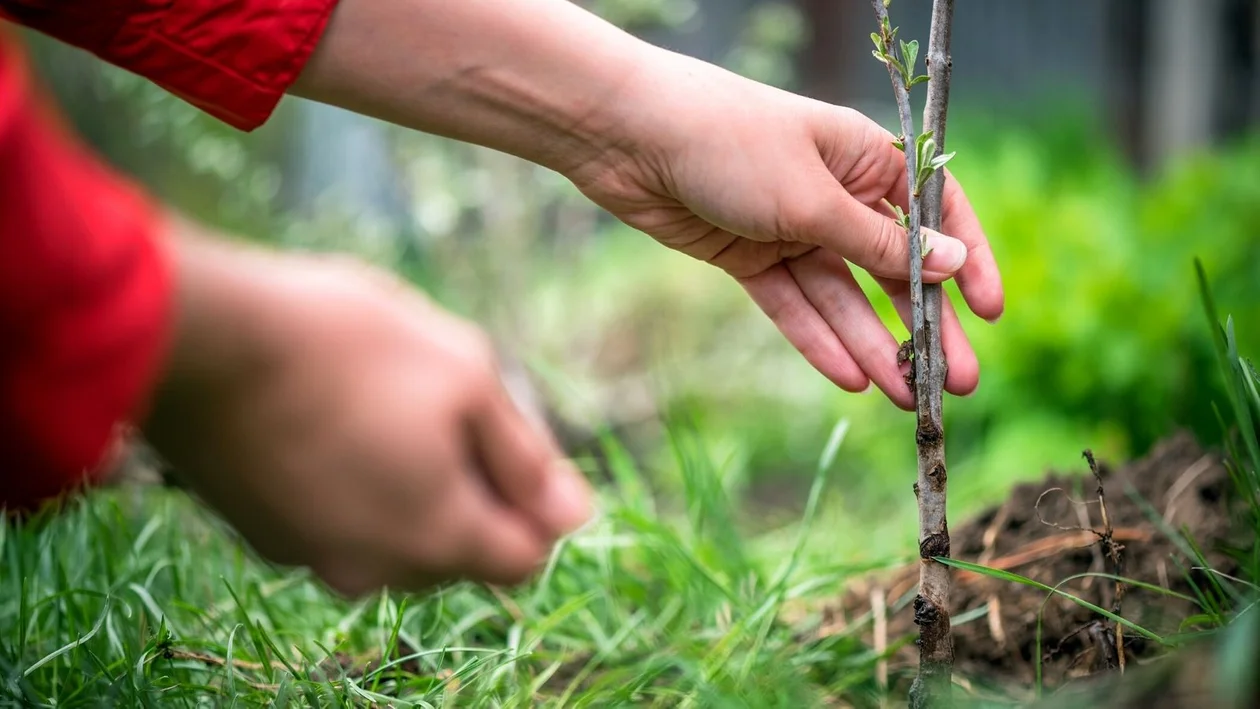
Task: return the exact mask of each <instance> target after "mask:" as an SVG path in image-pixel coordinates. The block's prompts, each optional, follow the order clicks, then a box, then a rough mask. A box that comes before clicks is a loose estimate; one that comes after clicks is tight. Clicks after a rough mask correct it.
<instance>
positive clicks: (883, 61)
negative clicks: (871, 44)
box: [871, 49, 888, 64]
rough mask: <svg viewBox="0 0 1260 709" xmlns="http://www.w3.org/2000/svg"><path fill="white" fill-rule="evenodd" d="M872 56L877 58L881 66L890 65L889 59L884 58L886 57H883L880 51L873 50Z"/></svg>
mask: <svg viewBox="0 0 1260 709" xmlns="http://www.w3.org/2000/svg"><path fill="white" fill-rule="evenodd" d="M871 56H873V57H875V58H876V59H878V60H879V63H880V64H887V63H888V59H887V57H885V56H884V55H883V54H882V53H881V52H880V51H879V50H878V49H872V50H871Z"/></svg>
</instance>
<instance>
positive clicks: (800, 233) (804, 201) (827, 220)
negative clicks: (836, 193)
mask: <svg viewBox="0 0 1260 709" xmlns="http://www.w3.org/2000/svg"><path fill="white" fill-rule="evenodd" d="M780 214H781V217H780V219H781V221H780V224H779V229H778V231H779V234H780V236H781V238H784V239H787V240H789V241H803V242H807V243H815V242H817V241H818V235H819V234H820V233H822V232H824V231H826V230H827V229H828V228H830V226H831V225H832V224H833V223H834V222H835V218H836V214H835V210H834V209H833V205H832V204H831V201H830V200H828V199H826V198H823V197H817V196H812V195H811V196H803V195H798V196H794V197H792V198H791V199H789V200H788V201H787V202H785V203H784V204H783V207H782V209H781V210H780Z"/></svg>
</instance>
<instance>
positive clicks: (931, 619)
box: [871, 0, 954, 709]
mask: <svg viewBox="0 0 1260 709" xmlns="http://www.w3.org/2000/svg"><path fill="white" fill-rule="evenodd" d="M884 2H885V0H871V5H872V6H873V7H874V8H875V15H876V18H877V20H878V21H879V27H880V32H879V34H878V41H879V43H880V44H881V45H882V47H883V52H884V54H885V56H886V57H891V56H893V55H894V54H896V53H897V51H898V47H897V46H896V42H894V40H893V37H892V35H891V24H890V22H889V20H888V10H887V8H886V7H885V4H884ZM953 11H954V3H953V0H934V2H933V6H932V29H931V40H930V42H929V44H928V51H927V55H926V58H927V65H928V76H929V79H930V80H929V82H928V101H927V108H926V110H925V113H924V129H925V131H931V134H932V136H931V137H932V139H933V140H934V141H935V143H936V145H937V149H936V152H935V153H934V154H933V155H931V156H927V155H925V156H923V157H924V158H926V159H929V160H930V159H932V158H935V157H937V156H939V155H940V154H941V152H942V148H943V147H944V144H945V120H946V115H947V108H948V105H949V81H950V69H951V66H950V62H951V59H950V54H949V43H950V36H951V31H950V30H951V25H952V21H953ZM904 44H905V43H904V42H902V45H903V46H904ZM901 57H902V60H903V62H904V60H905V55H904V53H902V54H901ZM885 63H886V64H887V66H888V75H889V77H890V78H891V80H892V85H893V93H894V95H895V96H896V99H897V114H898V117H899V118H900V122H901V132H902V138H901V139H902V143H903V144H904V146H905V155H906V180H907V187H908V192H909V194H910V200H909V204H908V205H907V206H908V207H909V224H908V229H907V232H908V233H907V237H908V239H909V242H910V244H909V245H910V306H911V313H912V314H911V328H910V330H911V342H912V346H913V353H914V354H913V359H912V360H911V361H912V363H913V365H912V372H913V377H914V392H915V409H916V416H917V421H918V423H917V426H916V428H915V441H916V444H917V447H918V460H919V470H918V482H916V483H915V485H914V490H915V496H916V497H917V498H918V504H919V557H920V567H919V595H918V596H917V597H916V598H915V601H914V622H915V624H917V625H918V626H919V675H918V677H916V678H915V680H914V684H913V685H912V686H911V688H910V706H911V707H912V709H920V708H923V707H934V708H936V707H943V706H948V705H949V704H951V701H950V695H951V688H952V685H951V680H952V674H953V667H954V645H953V637H952V636H951V634H950V619H949V592H950V589H949V586H950V575H949V568H948V567H946V566H944V565H943V564H941V563H939V562H937V561H935V560H934V559H935V558H936V557H946V556H949V554H950V548H949V547H950V544H949V523H948V521H947V519H946V514H945V512H946V506H945V487H946V478H947V474H946V469H945V429H944V425H943V423H942V418H941V406H942V399H943V393H944V388H945V374H946V364H945V355H944V352H943V350H942V348H941V306H942V302H941V301H942V291H941V287H940V286H939V285H924V283H923V254H922V241H921V239H920V234H921V227H922V226H928V227H930V228H934V229H940V227H941V212H942V204H941V196H942V192H943V190H944V183H945V173H944V171H943V170H937V171H936V173H935V174H933V175H932V177H931V178H930V179H929V180H928V182H927V184H926V185H924V187H923V189H922V191H921V192H920V190H918V189H917V184H918V174H919V166H918V159H919V157H920V156H919V155H918V147H917V142H918V141H917V140H916V135H915V130H914V117H913V116H912V115H911V110H910V93H909V89H908V87H907V85H906V84H907V77H905V76H903V75H902V73H901V71H900V70H899V69H898V68H897V67H896V66H894V65H893V63H892V62H891V61H886V62H885ZM908 63H909V64H911V66H910V67H909V73H910V75H911V78H912V77H913V73H914V72H913V62H908Z"/></svg>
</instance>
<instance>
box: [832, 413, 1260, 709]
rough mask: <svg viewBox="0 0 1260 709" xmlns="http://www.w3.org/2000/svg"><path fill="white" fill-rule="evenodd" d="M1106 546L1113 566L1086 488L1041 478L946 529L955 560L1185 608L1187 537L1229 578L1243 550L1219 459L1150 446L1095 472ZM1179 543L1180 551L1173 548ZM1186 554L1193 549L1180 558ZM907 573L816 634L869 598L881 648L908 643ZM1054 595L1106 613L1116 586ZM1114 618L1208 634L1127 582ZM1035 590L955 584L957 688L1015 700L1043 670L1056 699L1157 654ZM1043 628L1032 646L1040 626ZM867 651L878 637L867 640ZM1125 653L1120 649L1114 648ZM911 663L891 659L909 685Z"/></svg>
mask: <svg viewBox="0 0 1260 709" xmlns="http://www.w3.org/2000/svg"><path fill="white" fill-rule="evenodd" d="M1100 473H1101V477H1102V480H1103V483H1104V490H1105V500H1106V507H1107V512H1108V521H1109V522H1110V525H1111V539H1113V540H1114V542H1115V545H1116V548H1117V551H1118V558H1119V562H1120V563H1119V566H1118V568H1117V565H1116V563H1115V561H1114V560H1112V559H1110V558H1108V554H1107V553H1106V552H1105V551H1104V549H1105V546H1104V544H1102V543H1100V540H1101V535H1102V534H1104V533H1106V527H1105V525H1104V522H1103V520H1102V514H1101V512H1102V510H1101V507H1100V505H1099V503H1098V495H1097V493H1096V488H1097V485H1096V484H1095V482H1094V481H1093V480H1090V479H1088V478H1085V479H1082V478H1080V477H1068V476H1062V475H1056V474H1051V475H1050V476H1048V477H1047V478H1046V479H1045V480H1044V481H1041V482H1038V483H1032V484H1024V485H1020V486H1018V487H1017V488H1015V489H1014V490H1013V491H1012V493H1011V495H1010V497H1009V498H1008V499H1007V501H1006V502H1005V503H1003V504H1001V505H999V506H996V507H994V508H992V509H989V510H988V511H986V512H985V513H983V514H981V515H979V516H978V517H976V518H975V519H972V520H970V521H968V522H967V523H965V524H961V525H958V526H956V527H955V528H954V529H953V531H952V533H951V537H952V540H953V553H954V555H955V556H956V557H957V558H960V559H963V560H967V561H973V562H976V563H980V564H983V565H985V566H989V567H992V568H997V569H1002V570H1005V571H1010V572H1013V573H1017V574H1020V575H1022V576H1025V577H1028V578H1031V579H1033V580H1036V581H1040V582H1042V583H1044V584H1047V585H1050V586H1054V585H1056V584H1059V583H1061V582H1063V581H1065V580H1067V579H1071V578H1072V577H1078V576H1079V575H1080V574H1088V573H1093V572H1102V573H1116V574H1118V575H1120V576H1124V577H1126V578H1130V579H1134V580H1136V581H1139V582H1144V583H1146V584H1151V585H1152V586H1154V587H1157V588H1158V589H1166V590H1167V591H1171V592H1174V593H1175V594H1182V595H1183V596H1191V597H1193V596H1195V593H1196V591H1195V588H1194V587H1192V585H1191V583H1190V582H1189V581H1188V580H1187V578H1186V574H1187V572H1188V573H1189V574H1190V575H1191V576H1192V578H1194V579H1195V581H1196V584H1195V585H1197V586H1198V587H1199V588H1211V587H1212V584H1211V581H1210V579H1208V578H1206V574H1205V573H1204V572H1201V571H1197V570H1193V568H1192V567H1193V566H1195V565H1196V564H1195V563H1193V562H1191V563H1189V564H1184V565H1183V564H1179V563H1178V561H1177V560H1176V559H1177V558H1179V557H1180V558H1184V555H1183V554H1181V553H1180V552H1181V551H1182V550H1183V549H1184V544H1185V543H1184V542H1177V541H1174V538H1175V537H1176V532H1175V530H1183V531H1184V532H1186V533H1188V537H1189V538H1190V539H1193V540H1195V541H1196V542H1197V543H1198V544H1199V545H1200V546H1201V547H1202V551H1203V553H1204V556H1205V557H1206V559H1207V561H1208V562H1209V565H1210V566H1211V567H1212V568H1214V569H1215V570H1216V571H1217V572H1220V573H1226V574H1230V575H1233V574H1234V573H1236V571H1237V564H1236V563H1235V561H1234V560H1233V559H1232V558H1231V557H1230V556H1229V554H1228V553H1226V552H1227V550H1228V549H1230V548H1236V547H1238V546H1240V545H1242V544H1244V543H1246V541H1247V540H1244V539H1239V538H1231V532H1230V529H1231V524H1230V513H1231V510H1230V507H1231V502H1230V501H1231V500H1232V499H1233V494H1232V487H1231V486H1232V482H1231V480H1230V478H1229V476H1228V473H1227V471H1226V469H1225V468H1224V466H1223V465H1222V464H1221V461H1220V459H1219V457H1218V456H1217V455H1215V454H1213V453H1208V452H1205V451H1204V450H1202V449H1201V448H1200V447H1199V446H1198V445H1197V444H1196V443H1195V442H1194V441H1193V440H1192V439H1191V438H1190V437H1189V436H1186V435H1179V436H1176V437H1174V438H1172V439H1169V440H1167V441H1165V442H1163V443H1161V444H1160V445H1158V446H1157V447H1156V448H1155V449H1154V450H1153V451H1151V453H1150V454H1149V455H1148V456H1147V457H1146V458H1144V459H1142V460H1139V461H1137V462H1134V463H1132V464H1129V465H1127V466H1124V467H1123V468H1120V469H1118V470H1113V469H1112V468H1110V467H1109V466H1107V465H1106V464H1103V465H1101V466H1100ZM1178 544H1182V545H1183V546H1182V547H1181V548H1179V547H1178ZM1190 553H1191V554H1193V551H1191V552H1190ZM916 582H917V568H916V567H907V568H903V569H901V570H898V571H897V572H895V573H893V574H891V575H884V576H879V577H874V578H871V579H868V580H867V581H865V582H863V583H861V584H855V585H854V586H853V587H852V588H851V590H850V592H849V594H848V595H847V596H846V597H845V600H844V601H843V602H842V603H840V604H837V605H835V606H833V607H831V608H829V609H828V613H827V616H826V620H827V622H826V623H824V625H823V626H822V629H821V631H820V632H821V633H823V634H825V633H828V632H844V628H845V625H846V619H864V615H863V614H866V613H868V612H869V611H870V609H871V607H872V599H875V600H876V603H878V599H879V598H880V597H882V598H883V599H885V603H886V604H887V605H888V606H889V607H891V608H893V609H894V610H895V611H896V612H894V613H893V614H892V615H891V617H890V618H889V619H888V621H887V629H886V630H881V631H880V632H881V633H882V634H883V635H884V637H883V638H881V639H880V643H881V644H889V645H891V644H894V643H898V642H905V639H906V638H907V637H909V636H912V635H913V633H914V632H915V628H914V626H913V624H912V623H911V614H910V613H907V612H904V611H900V610H899V609H900V608H901V607H902V606H904V604H906V603H907V602H908V601H909V599H911V598H912V596H913V593H914V588H915V584H916ZM1061 588H1062V589H1063V590H1065V591H1068V592H1070V593H1072V594H1074V595H1077V596H1078V597H1080V598H1082V599H1084V600H1087V601H1090V602H1092V603H1094V604H1096V605H1098V606H1101V607H1103V608H1106V609H1115V608H1116V607H1117V604H1116V592H1117V587H1116V583H1115V582H1114V581H1113V580H1112V579H1110V578H1105V577H1099V576H1087V577H1084V578H1079V577H1078V578H1076V579H1075V580H1073V581H1069V582H1068V583H1065V584H1064V585H1063V586H1062V587H1061ZM1122 594H1123V595H1122V597H1121V603H1120V604H1119V610H1120V612H1121V614H1122V615H1123V616H1124V617H1125V618H1126V619H1129V620H1132V621H1133V622H1135V623H1137V624H1138V625H1140V626H1142V627H1144V628H1146V629H1149V630H1151V631H1153V632H1155V633H1156V634H1158V635H1160V636H1161V637H1167V636H1173V635H1178V634H1180V633H1184V632H1186V631H1192V630H1195V629H1198V628H1200V626H1202V627H1207V626H1209V625H1210V622H1209V621H1208V620H1207V619H1206V618H1201V622H1199V623H1197V624H1196V623H1194V622H1190V623H1186V622H1185V621H1186V620H1187V619H1189V618H1194V617H1196V616H1198V617H1201V616H1203V614H1204V611H1203V609H1202V608H1201V603H1200V602H1199V601H1198V600H1197V599H1196V598H1184V597H1178V596H1177V595H1172V594H1168V593H1165V592H1161V591H1157V590H1150V589H1145V588H1135V587H1134V586H1133V585H1132V584H1125V585H1124V588H1123V591H1122ZM1049 595H1050V594H1048V593H1047V592H1046V591H1045V590H1042V589H1039V588H1034V587H1030V586H1025V585H1020V584H1015V583H1010V582H1008V581H1001V580H997V579H994V578H990V577H986V576H982V575H979V574H976V573H970V572H965V571H962V572H957V573H956V575H955V590H954V596H953V608H954V616H955V622H956V623H958V625H957V627H956V629H955V652H956V662H957V667H958V670H959V672H960V674H962V675H963V677H964V680H966V681H969V682H970V683H973V684H984V685H996V686H998V687H1001V688H1002V689H1004V690H1006V691H1008V692H1010V693H1012V694H1015V695H1016V696H1018V695H1020V694H1023V693H1026V692H1027V691H1028V689H1029V688H1031V687H1033V686H1034V683H1035V681H1036V679H1037V672H1038V662H1037V659H1038V657H1040V658H1041V663H1040V664H1041V668H1040V671H1041V673H1042V681H1043V682H1044V685H1045V687H1046V689H1047V691H1053V690H1055V689H1057V688H1060V687H1062V686H1064V685H1066V684H1069V683H1071V682H1072V681H1074V680H1077V679H1080V678H1083V677H1087V676H1090V675H1095V674H1097V673H1102V672H1108V671H1111V672H1116V671H1118V670H1119V665H1120V663H1121V659H1122V658H1121V655H1123V661H1124V663H1125V665H1126V666H1127V667H1128V668H1135V667H1138V666H1140V665H1143V664H1145V663H1147V661H1149V660H1150V659H1152V658H1154V657H1157V656H1160V655H1163V654H1165V650H1164V648H1163V647H1161V645H1160V644H1159V643H1157V642H1154V641H1152V640H1150V639H1148V638H1146V637H1143V636H1141V635H1139V634H1138V633H1135V632H1133V631H1131V630H1127V629H1123V628H1122V629H1121V632H1120V636H1121V637H1120V639H1121V643H1120V644H1119V646H1118V645H1117V642H1116V641H1117V637H1116V624H1115V623H1113V622H1110V621H1107V620H1106V619H1104V618H1102V617H1100V616H1099V615H1098V614H1096V613H1094V612H1093V611H1090V610H1088V609H1086V608H1083V607H1082V606H1080V605H1078V604H1077V603H1075V602H1073V601H1071V600H1068V599H1065V598H1062V597H1058V596H1055V597H1053V598H1050V599H1049V600H1047V596H1049ZM1039 625H1040V639H1039V638H1038V626H1039ZM863 635H864V637H866V638H867V639H868V641H869V642H872V643H874V642H875V641H876V638H875V635H876V633H875V626H874V624H870V625H869V626H868V627H867V629H866V630H865V631H864V633H863ZM1120 646H1122V650H1121V647H1120ZM916 662H917V656H916V653H915V652H914V648H913V645H912V644H905V645H903V646H902V648H901V650H900V651H899V652H897V653H896V654H895V655H894V656H893V658H892V659H891V661H890V668H889V672H890V673H891V676H892V677H894V678H897V677H906V676H909V675H910V671H911V670H912V668H913V666H914V664H915V663H916Z"/></svg>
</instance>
